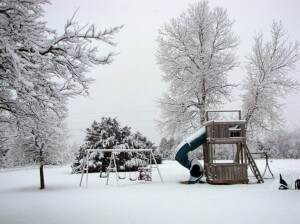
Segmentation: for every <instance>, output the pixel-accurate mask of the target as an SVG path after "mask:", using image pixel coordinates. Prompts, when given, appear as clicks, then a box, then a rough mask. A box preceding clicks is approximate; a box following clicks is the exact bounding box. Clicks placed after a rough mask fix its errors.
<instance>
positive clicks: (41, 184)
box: [40, 164, 45, 189]
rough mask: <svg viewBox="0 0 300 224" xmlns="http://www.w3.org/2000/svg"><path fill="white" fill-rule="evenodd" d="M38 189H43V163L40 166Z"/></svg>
mask: <svg viewBox="0 0 300 224" xmlns="http://www.w3.org/2000/svg"><path fill="white" fill-rule="evenodd" d="M40 186H41V187H40V189H45V180H44V165H42V164H41V166H40Z"/></svg>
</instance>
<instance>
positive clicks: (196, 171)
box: [190, 164, 202, 177]
mask: <svg viewBox="0 0 300 224" xmlns="http://www.w3.org/2000/svg"><path fill="white" fill-rule="evenodd" d="M190 174H191V176H193V177H200V176H201V175H202V173H201V171H200V166H199V165H197V164H196V165H194V166H193V167H192V169H191V170H190Z"/></svg>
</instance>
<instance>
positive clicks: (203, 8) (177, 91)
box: [156, 1, 239, 135]
mask: <svg viewBox="0 0 300 224" xmlns="http://www.w3.org/2000/svg"><path fill="white" fill-rule="evenodd" d="M233 24H234V21H233V20H230V19H229V18H228V15H227V12H226V10H225V9H223V8H221V7H216V8H214V9H212V10H210V9H209V7H208V2H207V1H203V2H200V3H196V4H193V5H190V7H189V8H188V10H187V11H186V12H184V13H182V14H181V15H180V16H179V17H178V18H174V19H171V20H170V21H169V22H168V23H166V24H164V26H163V27H162V28H161V29H160V30H159V35H158V38H157V42H158V44H159V47H158V51H157V55H156V57H157V62H158V64H160V68H161V70H162V71H163V72H164V74H163V76H162V78H163V81H165V82H167V83H169V90H168V93H166V94H164V95H163V96H162V98H161V99H159V101H158V106H159V107H160V108H161V113H162V119H161V120H160V121H159V125H160V127H161V129H162V130H163V132H165V133H166V134H171V135H173V134H175V133H177V134H184V133H186V132H190V131H194V129H196V128H198V127H199V126H201V125H202V123H203V122H204V112H205V110H207V109H209V108H212V107H218V106H219V105H221V104H222V103H223V102H224V99H229V96H230V92H231V91H230V90H231V88H232V87H233V86H234V85H232V84H229V83H228V82H227V74H228V71H230V70H232V69H233V68H234V67H236V66H237V64H238V63H237V60H236V56H235V54H234V51H235V49H236V48H237V46H238V44H239V41H238V38H237V36H236V35H234V33H233V32H232V26H233Z"/></svg>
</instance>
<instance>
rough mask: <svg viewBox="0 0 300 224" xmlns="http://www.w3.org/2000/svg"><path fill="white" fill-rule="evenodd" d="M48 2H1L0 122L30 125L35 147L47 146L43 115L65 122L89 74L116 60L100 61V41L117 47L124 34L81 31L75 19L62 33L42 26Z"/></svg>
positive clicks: (92, 29)
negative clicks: (70, 104)
mask: <svg viewBox="0 0 300 224" xmlns="http://www.w3.org/2000/svg"><path fill="white" fill-rule="evenodd" d="M46 3H50V1H49V0H10V1H7V0H0V27H1V29H0V77H1V78H0V92H1V96H0V123H1V125H2V124H4V123H7V124H9V125H11V126H18V127H17V128H16V130H17V131H20V132H21V131H24V130H22V129H23V126H22V125H23V124H24V123H26V124H29V125H31V129H32V131H33V132H31V131H30V133H31V134H32V136H31V137H32V139H34V142H35V143H36V144H37V145H36V147H37V148H43V147H44V143H43V141H41V142H38V141H39V138H35V137H36V134H37V133H39V129H37V128H36V127H40V125H43V123H44V124H49V123H48V122H47V119H48V118H47V117H46V116H44V112H46V113H47V114H48V113H51V114H55V116H57V119H62V118H63V117H64V116H65V115H66V111H67V109H66V107H67V100H68V99H69V98H70V97H75V96H77V95H86V94H88V87H89V84H90V83H91V82H92V81H93V79H91V78H89V77H87V73H88V71H89V69H90V68H91V67H92V66H94V65H105V64H109V63H110V62H112V56H113V55H114V54H113V53H112V52H110V53H108V54H107V55H104V56H98V55H97V52H98V49H97V47H95V46H96V42H101V43H105V44H109V45H112V46H115V43H113V41H112V38H113V35H114V34H116V33H117V32H118V31H119V30H120V29H121V27H113V28H110V29H106V30H104V31H98V30H97V29H96V26H95V25H90V26H83V27H81V26H79V24H78V23H77V22H75V21H74V16H73V17H72V18H71V19H70V20H69V21H67V23H66V25H65V27H64V31H63V33H61V34H58V33H57V32H56V31H55V30H52V29H49V28H48V27H47V26H46V22H42V21H41V20H42V17H43V9H42V6H43V5H44V4H46ZM74 15H75V14H74ZM51 116H52V115H51ZM43 119H44V120H43ZM29 120H30V121H29ZM44 128H46V127H43V128H42V130H44ZM25 130H27V128H25ZM38 135H40V134H38ZM31 144H32V143H31ZM49 153H51V152H49ZM41 172H42V169H41ZM41 188H42V186H41Z"/></svg>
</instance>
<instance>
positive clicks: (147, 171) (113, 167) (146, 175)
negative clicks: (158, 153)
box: [79, 149, 164, 187]
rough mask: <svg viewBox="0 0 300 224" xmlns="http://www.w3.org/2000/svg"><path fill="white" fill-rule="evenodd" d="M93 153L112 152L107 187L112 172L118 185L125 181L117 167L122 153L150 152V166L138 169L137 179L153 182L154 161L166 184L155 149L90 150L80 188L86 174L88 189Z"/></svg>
mask: <svg viewBox="0 0 300 224" xmlns="http://www.w3.org/2000/svg"><path fill="white" fill-rule="evenodd" d="M92 152H111V156H110V161H109V165H108V167H107V175H106V176H105V177H106V185H108V183H109V177H110V173H111V172H113V173H115V175H116V180H117V185H119V179H124V178H120V176H119V172H118V171H119V170H118V166H117V162H116V154H118V153H122V152H124V153H125V152H148V154H149V166H148V167H139V168H138V173H139V175H138V177H137V178H135V179H138V180H145V181H151V180H152V168H153V167H152V161H153V162H154V163H153V165H155V168H156V169H157V171H158V174H159V177H160V180H161V182H162V183H164V181H163V179H162V176H161V173H160V170H159V167H158V165H157V162H156V159H155V157H154V154H153V149H88V150H87V153H86V157H85V158H84V161H83V168H82V173H81V178H80V183H79V186H81V185H82V181H83V176H84V174H86V187H88V174H89V167H88V164H89V159H90V154H91V153H92ZM130 179H131V178H130Z"/></svg>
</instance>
